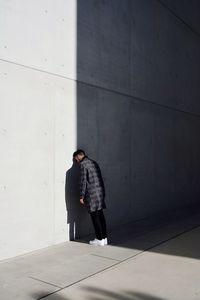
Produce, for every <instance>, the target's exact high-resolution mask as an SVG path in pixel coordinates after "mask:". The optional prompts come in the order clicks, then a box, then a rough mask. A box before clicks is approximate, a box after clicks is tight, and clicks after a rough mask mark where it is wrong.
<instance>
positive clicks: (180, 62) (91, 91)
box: [77, 0, 200, 234]
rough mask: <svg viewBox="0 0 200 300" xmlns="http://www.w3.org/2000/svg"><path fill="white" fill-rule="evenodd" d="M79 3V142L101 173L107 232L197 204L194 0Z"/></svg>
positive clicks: (199, 42)
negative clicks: (102, 176) (115, 227)
mask: <svg viewBox="0 0 200 300" xmlns="http://www.w3.org/2000/svg"><path fill="white" fill-rule="evenodd" d="M172 2H173V5H172ZM186 2H187V3H186ZM77 5H78V8H77V9H78V15H77V21H78V23H77V24H78V27H77V43H78V44H77V51H78V52H77V78H78V80H79V83H78V85H77V108H78V110H77V114H78V118H77V124H78V126H77V134H78V135H77V142H78V145H79V147H81V148H84V149H86V150H87V152H88V154H89V155H90V156H91V157H93V158H94V159H96V160H97V161H98V162H99V163H100V166H101V167H102V171H103V175H104V178H105V184H106V189H107V205H108V209H107V211H106V214H107V219H108V224H109V227H112V226H116V225H119V224H123V223H125V222H129V221H131V220H136V219H140V218H144V217H148V216H150V215H153V214H156V213H163V212H165V211H169V210H173V209H175V208H179V207H184V206H188V205H193V204H196V203H198V202H199V197H200V188H199V186H200V185H199V184H200V135H199V128H200V104H199V97H200V85H199V78H200V58H199V51H200V37H199V35H198V33H197V30H198V29H199V28H200V27H198V22H195V24H194V22H193V23H191V22H190V23H189V25H187V24H186V22H187V21H188V20H193V16H192V12H193V14H194V15H195V14H196V16H197V14H198V16H199V11H198V12H197V11H196V6H197V1H196V2H195V1H193V2H189V1H184V5H183V6H182V2H180V1H157V0H151V1H149V0H130V1H129V0H123V1H120V0H106V1H103V0H101V1H94V0H86V1H81V0H79V1H78V4H77ZM188 6H189V7H190V9H188ZM191 6H192V7H191ZM186 17H187V18H186ZM196 20H197V18H196ZM193 25H194V29H193V27H192V26H193ZM81 228H82V229H81V230H82V234H84V233H87V232H88V231H90V230H91V231H92V228H91V227H90V224H89V221H88V219H87V216H85V219H83V221H82V226H81Z"/></svg>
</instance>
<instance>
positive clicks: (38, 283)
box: [0, 211, 200, 300]
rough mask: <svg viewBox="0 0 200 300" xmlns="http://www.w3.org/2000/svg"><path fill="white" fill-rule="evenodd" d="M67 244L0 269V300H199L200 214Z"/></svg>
mask: <svg viewBox="0 0 200 300" xmlns="http://www.w3.org/2000/svg"><path fill="white" fill-rule="evenodd" d="M109 239H110V243H111V244H110V245H109V246H106V247H95V246H90V245H88V244H87V243H86V242H84V241H79V242H67V243H63V244H60V245H58V246H53V247H49V248H47V249H43V250H40V251H37V252H34V253H31V254H28V255H24V256H20V257H18V258H15V259H11V260H8V261H5V262H2V263H0V284H1V290H0V299H1V300H36V299H37V300H38V299H45V300H75V299H76V300H79V299H81V300H82V299H83V300H84V299H87V300H103V299H106V300H114V299H115V300H172V299H175V300H179V299H180V300H200V212H198V211H193V212H189V213H188V212H184V213H179V214H178V213H174V214H173V215H170V216H166V217H165V218H160V219H149V220H143V221H140V222H135V223H130V224H127V225H126V226H123V227H122V228H120V229H117V230H115V231H113V232H112V233H111V234H110V236H109Z"/></svg>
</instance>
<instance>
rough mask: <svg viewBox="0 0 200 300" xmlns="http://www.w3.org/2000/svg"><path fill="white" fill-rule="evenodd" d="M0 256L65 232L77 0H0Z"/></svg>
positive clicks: (36, 246)
mask: <svg viewBox="0 0 200 300" xmlns="http://www.w3.org/2000/svg"><path fill="white" fill-rule="evenodd" d="M0 36H1V43H0V105H1V109H0V144H1V147H0V166H1V168H0V200H1V201H0V224H1V226H0V237H1V245H0V259H5V258H9V257H13V256H16V255H19V254H23V253H26V252H30V251H33V250H36V249H39V248H43V247H47V246H49V245H52V244H55V243H59V242H63V241H66V240H68V239H69V236H68V226H67V216H66V208H65V193H64V184H65V172H66V170H67V169H68V168H69V167H70V166H71V164H72V161H71V153H72V152H73V151H74V149H75V148H76V83H75V81H74V79H75V77H76V1H74V0H58V1H48V0H42V1H38V0H36V1H32V0H28V1H27V0H20V1H15V0H14V1H6V0H0Z"/></svg>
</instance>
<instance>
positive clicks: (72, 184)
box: [65, 160, 85, 241]
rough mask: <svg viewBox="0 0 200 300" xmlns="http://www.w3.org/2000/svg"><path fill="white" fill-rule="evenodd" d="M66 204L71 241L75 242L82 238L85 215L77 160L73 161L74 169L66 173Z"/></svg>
mask: <svg viewBox="0 0 200 300" xmlns="http://www.w3.org/2000/svg"><path fill="white" fill-rule="evenodd" d="M65 203H66V210H67V224H69V239H70V241H73V240H75V239H79V238H80V229H81V227H80V225H81V220H82V218H83V216H84V213H85V212H84V209H83V207H82V206H81V204H80V202H79V166H78V164H77V163H76V161H75V160H73V164H72V167H71V168H70V169H69V170H68V171H67V172H66V179H65Z"/></svg>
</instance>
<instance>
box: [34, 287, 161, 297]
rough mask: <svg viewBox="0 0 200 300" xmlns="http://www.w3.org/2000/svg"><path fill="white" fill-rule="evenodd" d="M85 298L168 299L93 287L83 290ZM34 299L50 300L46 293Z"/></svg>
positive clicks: (37, 295) (56, 295) (53, 295)
mask: <svg viewBox="0 0 200 300" xmlns="http://www.w3.org/2000/svg"><path fill="white" fill-rule="evenodd" d="M86 295H87V296H86ZM83 297H84V298H82V299H86V298H87V300H167V299H166V298H160V297H157V296H154V295H150V294H146V293H141V292H136V291H122V292H120V293H117V292H111V291H109V290H105V289H99V288H91V287H86V288H84V289H83ZM33 299H35V300H40V299H41V300H42V299H47V300H48V299H49V298H48V297H45V296H44V293H41V295H39V294H34V295H33ZM80 299H81V298H80ZM50 300H70V298H69V297H67V296H66V297H65V296H62V295H58V294H56V293H55V294H52V295H51V297H50ZM77 300H78V299H77Z"/></svg>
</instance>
